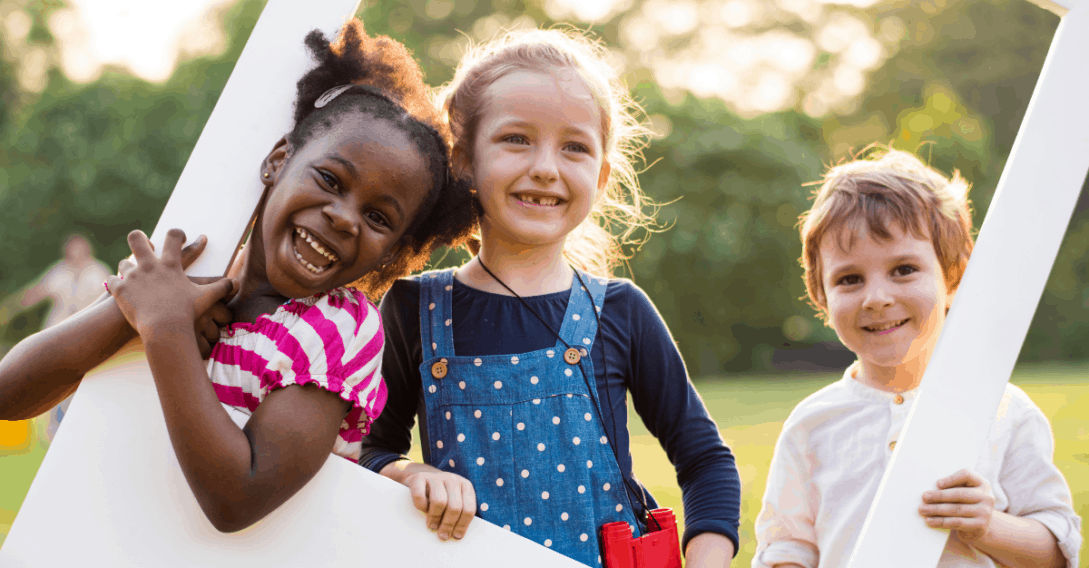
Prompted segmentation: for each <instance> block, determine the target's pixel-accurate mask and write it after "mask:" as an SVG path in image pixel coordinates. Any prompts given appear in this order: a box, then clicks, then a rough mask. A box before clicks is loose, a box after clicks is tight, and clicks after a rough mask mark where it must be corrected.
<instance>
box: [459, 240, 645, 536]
mask: <svg viewBox="0 0 1089 568" xmlns="http://www.w3.org/2000/svg"><path fill="white" fill-rule="evenodd" d="M476 260H477V263H479V264H480V267H481V268H483V269H484V272H487V273H488V276H491V277H492V278H493V279H494V280H495V281H496V282H498V283H499V285H500V286H502V287H504V288H506V289H507V291H508V292H510V293H511V294H512V295H513V296H514V297H515V298H518V300H519V301H520V302H522V305H523V306H525V307H526V309H527V310H529V311H530V313H532V314H533V315H534V316H536V318H537V319H538V320H540V321H541V323H542V324H544V326H545V327H546V328H548V330H549V331H551V332H552V334H553V335H555V336H556V339H559V340H560V343H562V344H563V346H564V347H566V348H567V349H572V347H571V345H570V344H569V343H567V342H566V341H564V339H563V336H561V335H560V333H559V332H558V331H556V330H555V328H553V327H552V326H551V325H549V323H548V322H547V321H545V319H544V318H543V317H541V314H539V313H537V310H535V309H533V306H531V305H529V302H527V301H526V299H525V298H523V297H522V295H521V294H519V293H518V292H515V291H514V290H512V289H511V287H510V286H507V283H506V282H503V281H502V280H500V279H499V277H498V276H496V275H495V273H494V272H492V271H491V270H489V269H488V267H487V265H485V264H484V261H483V260H481V259H480V256H477V257H476ZM571 270H573V271H574V272H575V278H578V281H579V284H580V285H581V286H582V289H583V290H585V291H586V295H587V296H588V297H589V299H590V306H591V310H590V311H592V312H593V313H594V320H595V321H596V322H597V329H598V331H601V316H600V315H599V314H598V307H597V305H596V304H594V295H593V294H591V293H590V288H589V287H587V286H586V282H585V281H583V279H582V275H581V274H579V271H578V270H575V268H574V267H572V268H571ZM601 341H602V344H601V349H602V352H601V355H602V362H604V364H605V368H604V369H603V370H604V372H605V376H606V377H608V376H609V366H608V365H609V364H608V362H607V361H606V360H605V351H604V350H605V343H604V341H605V340H604V339H602V340H601ZM587 356H589V353H588V352H587ZM576 366H577V367H578V368H579V371H580V372H581V373H582V380H583V381H584V382H585V383H586V389H587V391H588V392H589V393H590V400H591V401H593V403H594V407H595V408H596V409H597V415H598V416H601V417H603V416H605V415H604V413H602V412H601V404H600V403H599V402H598V400H597V397H595V396H594V389H593V388H591V387H590V379H589V377H587V376H586V370H585V369H583V367H582V365H581V364H579V365H576ZM605 396H606V397H608V399H609V416H610V418H611V419H612V420H611V421H612V424H613V435H612V436H607V438H608V440H609V449H611V450H612V451H613V458H614V459H615V460H616V465H617V469H620V452H619V450H617V449H616V441H615V440H614V438H615V437H616V433H617V427H616V413H614V412H613V411H612V409H613V406H612V404H613V401H612V394H611V393H610V391H609V386H608V385H605ZM602 426H604V424H602ZM633 465H634V464H633ZM633 475H634V473H633ZM620 478H621V479H622V480H624V485H626V486H627V488H628V491H626V492H625V497H627V500H628V507H632V503H631V496H632V494H635V495H638V496H639V500H640V504H641V505H643V511H644V512H648V511H650V505H649V503H647V500H646V495H644V494H643V492H642V491H640V490H637V489H636V488H634V487H632V485H631V481H629V480H628V476H627V475H624V472H623V470H621V471H620ZM632 509H634V507H632ZM647 518H648V519H652V520H653V521H654V524H655V525H658V519H654V517H652V516H651V515H647ZM636 519H637V520H639V518H638V515H636ZM645 522H646V521H644V523H645ZM661 529H662V527H661V526H660V525H658V527H657V529H656V530H661Z"/></svg>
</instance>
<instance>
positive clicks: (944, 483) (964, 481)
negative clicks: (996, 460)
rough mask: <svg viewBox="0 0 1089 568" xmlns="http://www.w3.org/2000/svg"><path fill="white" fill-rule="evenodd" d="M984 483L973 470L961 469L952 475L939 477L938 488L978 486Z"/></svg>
mask: <svg viewBox="0 0 1089 568" xmlns="http://www.w3.org/2000/svg"><path fill="white" fill-rule="evenodd" d="M984 483H985V481H983V478H982V477H980V476H979V475H977V474H976V473H975V472H974V471H972V470H970V469H962V470H960V471H958V472H956V473H954V474H953V475H950V476H948V477H943V478H941V479H939V480H938V489H949V488H950V487H979V486H981V485H983V484H984Z"/></svg>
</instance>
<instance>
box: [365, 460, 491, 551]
mask: <svg viewBox="0 0 1089 568" xmlns="http://www.w3.org/2000/svg"><path fill="white" fill-rule="evenodd" d="M382 475H384V476H386V477H388V478H390V479H392V480H394V481H397V482H399V483H401V484H402V485H405V486H406V487H408V490H409V493H411V495H412V504H413V505H414V506H415V507H416V508H417V509H419V510H420V512H422V513H423V514H424V515H426V516H427V517H426V518H427V528H429V529H431V530H433V531H436V532H438V534H439V538H440V539H442V540H448V539H449V538H450V537H451V536H452V537H454V538H455V539H461V538H462V537H464V536H465V531H466V530H467V529H468V528H469V523H470V522H471V521H472V520H473V516H474V515H476V490H474V489H473V484H472V482H470V481H469V480H468V479H465V478H464V477H462V476H460V475H458V474H456V473H449V472H446V471H442V470H441V469H438V468H434V467H431V466H429V465H427V464H422V463H412V462H408V461H398V462H393V463H391V464H389V465H387V466H386V467H384V468H382Z"/></svg>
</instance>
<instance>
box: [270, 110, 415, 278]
mask: <svg viewBox="0 0 1089 568" xmlns="http://www.w3.org/2000/svg"><path fill="white" fill-rule="evenodd" d="M264 171H265V172H267V173H269V178H268V179H267V180H266V183H270V184H271V185H272V187H271V189H270V194H269V196H268V201H267V203H266V204H265V207H264V209H263V211H262V213H261V215H260V217H259V219H258V224H257V227H256V228H255V231H254V238H253V239H251V241H252V242H253V243H254V250H253V251H251V254H252V255H253V256H254V257H255V261H256V262H255V263H254V265H253V269H254V270H257V272H258V274H257V276H258V277H261V276H263V277H264V278H266V279H267V281H268V283H269V284H271V285H272V287H273V288H275V289H276V291H277V292H279V293H280V294H281V295H283V296H285V297H288V298H300V297H304V296H310V295H313V294H316V293H318V292H324V291H327V290H331V289H332V288H335V287H337V286H343V285H346V284H350V283H352V282H354V281H356V280H358V279H360V278H361V277H362V276H363V275H365V274H367V273H368V272H370V271H372V270H374V269H376V268H378V267H379V266H380V265H381V264H383V263H385V262H388V261H389V260H390V259H392V258H393V257H394V256H395V254H396V252H397V250H398V246H397V243H398V242H399V241H400V239H401V236H402V235H403V234H404V232H405V230H406V229H407V228H408V226H409V225H410V224H411V223H412V220H413V219H414V217H415V215H416V211H417V210H418V209H419V207H420V205H421V204H422V203H423V202H424V200H425V198H426V196H427V194H428V192H429V190H430V189H431V186H432V180H431V175H430V173H429V170H428V165H427V162H426V160H425V159H424V158H423V157H422V156H421V155H420V152H419V150H418V149H417V148H416V146H415V144H413V142H412V141H411V140H410V139H409V138H408V135H407V134H405V133H404V132H402V131H401V130H399V129H398V128H397V127H395V126H393V125H391V124H390V123H389V122H387V121H385V120H376V119H373V118H371V117H369V116H361V115H358V114H354V115H348V116H345V117H342V118H340V119H338V121H337V123H336V124H335V125H333V126H331V127H330V128H328V129H327V130H325V131H324V132H323V133H321V134H318V135H315V136H313V137H311V138H310V140H309V141H308V142H306V143H305V144H304V145H303V146H302V147H301V148H298V149H295V150H293V149H291V148H289V147H288V145H287V144H286V143H284V142H282V141H281V143H280V144H278V145H277V147H276V148H275V149H273V151H272V153H271V154H269V157H268V159H267V160H266V168H265V170H264ZM262 272H263V274H262Z"/></svg>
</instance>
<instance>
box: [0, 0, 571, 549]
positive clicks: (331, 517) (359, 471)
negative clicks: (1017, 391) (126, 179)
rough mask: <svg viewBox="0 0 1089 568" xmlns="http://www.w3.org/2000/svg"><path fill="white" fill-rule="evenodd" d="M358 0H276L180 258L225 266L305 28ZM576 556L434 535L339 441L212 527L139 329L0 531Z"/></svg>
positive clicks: (93, 539)
mask: <svg viewBox="0 0 1089 568" xmlns="http://www.w3.org/2000/svg"><path fill="white" fill-rule="evenodd" d="M358 2H359V0H309V1H307V2H299V1H297V0H270V2H269V3H268V5H267V6H266V8H265V11H264V13H263V14H262V16H261V19H260V20H259V22H258V24H257V26H256V28H255V29H254V31H253V33H252V34H251V36H250V39H249V41H248V42H247V44H246V47H245V49H244V51H243V52H242V55H241V57H240V59H239V61H238V63H237V64H236V67H235V70H234V72H233V73H232V75H231V78H230V80H229V81H228V83H227V86H226V88H225V89H224V91H223V95H222V96H221V97H220V100H219V102H218V103H217V105H216V108H215V110H214V111H213V113H212V115H211V118H210V119H209V122H208V124H207V126H206V127H205V129H204V131H203V132H202V134H201V137H200V139H199V141H198V143H197V146H196V148H195V149H194V151H193V154H192V156H191V157H190V159H189V162H188V163H187V164H186V167H185V170H184V172H183V174H182V176H181V178H180V180H179V182H178V185H177V186H176V188H175V191H174V193H173V194H172V196H171V199H170V201H169V203H168V205H167V207H166V210H165V211H164V213H163V215H162V217H161V218H160V220H159V223H158V225H157V226H156V229H155V232H154V233H153V236H152V240H153V242H155V243H156V244H157V247H158V248H159V249H160V250H161V247H162V243H163V239H164V238H165V234H166V231H167V230H168V229H170V228H172V227H181V228H182V229H184V230H185V231H186V233H187V235H188V236H189V237H190V239H192V238H195V237H196V236H197V235H199V234H201V233H203V234H206V235H208V238H209V246H208V249H207V250H206V251H205V253H204V256H203V257H202V258H201V259H200V261H199V262H198V263H197V265H196V266H194V267H192V268H191V269H190V273H192V274H198V275H219V274H223V273H224V272H225V270H226V267H227V264H228V261H229V259H230V258H231V256H232V254H233V251H234V247H235V245H236V244H237V243H238V242H239V241H240V240H241V238H242V235H243V231H244V229H245V227H246V225H247V221H248V220H249V218H250V212H251V211H253V210H254V209H255V207H256V205H257V202H258V200H259V198H260V194H261V189H262V187H263V186H262V184H261V183H260V181H259V179H258V177H257V176H258V174H259V169H258V168H259V165H260V163H261V160H262V159H263V158H264V156H265V155H266V154H267V153H268V151H269V150H270V149H271V148H272V145H273V143H274V142H275V141H276V140H277V139H279V138H280V136H282V135H283V134H285V133H286V132H287V131H288V130H289V129H290V126H291V119H290V113H291V109H292V102H293V101H294V98H295V81H297V80H298V78H299V77H301V76H302V74H303V73H304V72H305V71H306V69H308V68H309V67H310V65H311V62H310V60H309V57H308V56H307V55H306V52H305V50H304V48H303V44H302V40H303V37H304V36H305V35H306V33H307V32H309V31H310V30H311V29H313V28H322V29H324V30H326V32H327V33H328V34H332V33H333V32H334V31H335V30H336V28H337V27H338V26H339V25H340V23H342V22H343V21H344V20H345V19H346V18H347V17H348V16H350V15H351V14H353V13H354V12H355V9H356V7H357V6H358ZM355 565H362V566H395V565H401V566H451V567H462V566H464V567H470V566H472V567H480V566H495V567H497V568H498V567H503V568H506V567H509V566H514V565H518V566H520V567H523V568H535V567H541V568H544V567H553V566H559V567H562V566H572V567H573V566H582V564H579V563H577V562H575V561H573V560H570V559H568V558H566V557H564V556H561V555H559V554H557V553H555V552H553V551H551V550H549V549H547V548H545V547H543V546H540V545H538V544H536V543H533V542H531V541H529V540H527V539H524V538H522V537H520V536H517V535H514V534H512V533H510V532H509V531H507V530H504V529H502V528H499V527H497V526H495V525H492V524H489V523H487V522H485V521H482V520H480V519H477V520H475V521H474V522H473V523H472V525H471V526H470V528H469V532H468V534H467V535H466V537H465V539H464V540H462V541H460V542H442V541H440V540H439V539H438V538H437V537H436V536H435V535H434V534H433V533H431V532H430V531H428V530H427V529H426V528H425V526H424V519H423V516H422V514H421V513H419V512H418V511H416V510H415V509H414V508H413V507H412V502H411V499H410V498H409V494H408V490H407V489H406V488H405V487H403V486H401V485H400V484H397V483H395V482H393V481H390V480H388V479H385V478H383V477H381V476H378V475H375V474H373V473H371V472H369V471H367V470H364V469H363V468H361V467H359V466H358V465H356V464H354V463H351V462H349V461H347V460H345V459H343V458H340V457H337V456H330V457H329V459H328V461H327V462H326V463H325V465H324V466H323V467H322V469H321V470H320V471H319V472H318V474H317V476H316V477H315V478H314V479H313V480H311V481H310V482H309V483H308V484H307V485H306V486H305V487H304V488H303V489H302V490H301V491H300V492H299V493H298V494H296V495H295V496H293V497H292V498H291V499H290V500H288V501H287V502H286V503H285V504H284V505H282V506H281V507H280V508H279V509H277V510H276V511H275V512H273V513H272V514H271V515H269V516H268V517H267V518H266V519H264V520H262V521H261V522H260V523H258V524H257V525H255V526H253V527H251V528H249V529H246V530H244V531H241V532H239V533H236V534H228V535H225V534H221V533H219V532H218V531H216V530H215V528H214V527H212V525H211V523H209V522H208V520H207V519H206V518H205V516H204V514H203V513H202V512H201V510H200V507H199V506H198V505H197V502H196V499H195V498H194V497H193V495H192V492H191V491H190V489H189V486H188V485H187V483H186V481H185V479H184V476H183V474H182V472H181V469H180V466H179V465H178V461H177V458H176V457H175V455H174V453H173V450H172V447H171V444H170V441H169V438H168V435H167V431H166V423H165V421H164V419H163V414H162V410H161V409H160V404H159V400H158V396H157V394H156V390H155V384H154V381H153V379H152V377H151V371H150V369H149V368H148V365H147V359H146V357H145V356H144V354H143V350H142V346H141V344H140V343H139V341H138V340H137V341H134V342H132V343H130V344H129V345H128V346H126V348H125V349H124V350H123V351H122V352H121V353H119V354H118V355H116V356H115V357H113V358H111V359H110V360H109V361H107V362H106V363H104V364H103V365H101V366H100V367H98V368H97V369H95V370H93V371H92V372H91V373H88V375H87V376H86V377H85V379H84V381H83V383H82V384H81V385H80V388H79V390H78V391H77V393H76V396H75V398H74V400H73V402H72V404H71V407H70V408H69V410H68V413H67V414H66V415H65V417H64V422H63V424H62V426H61V428H60V430H59V431H58V433H57V436H56V438H55V439H54V440H53V443H52V445H51V447H50V449H49V451H48V453H47V455H46V457H45V460H44V461H43V462H42V465H41V468H40V469H39V470H38V474H37V476H36V477H35V479H34V482H33V484H32V485H31V487H30V491H29V493H28V494H27V497H26V499H25V500H24V502H23V505H22V507H21V508H20V510H19V514H18V516H17V517H16V519H15V523H14V525H13V526H12V528H11V531H10V532H9V534H8V536H7V538H6V540H5V541H4V546H3V548H2V549H0V567H3V568H9V567H30V566H35V567H36V566H45V567H52V566H87V567H95V566H102V567H107V566H108V567H111V568H113V567H146V566H167V567H169V566H178V567H189V566H204V567H224V568H228V567H230V568H237V567H240V566H254V567H269V566H355Z"/></svg>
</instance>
